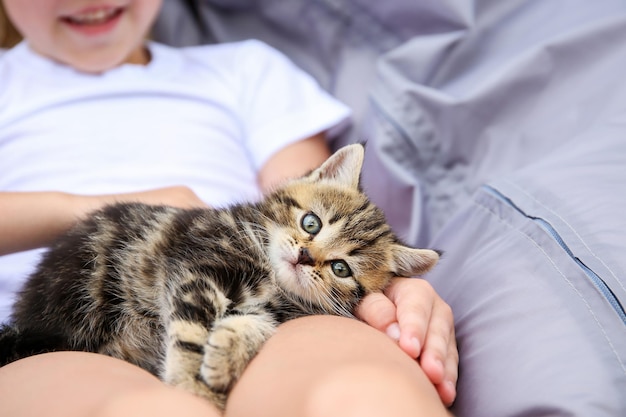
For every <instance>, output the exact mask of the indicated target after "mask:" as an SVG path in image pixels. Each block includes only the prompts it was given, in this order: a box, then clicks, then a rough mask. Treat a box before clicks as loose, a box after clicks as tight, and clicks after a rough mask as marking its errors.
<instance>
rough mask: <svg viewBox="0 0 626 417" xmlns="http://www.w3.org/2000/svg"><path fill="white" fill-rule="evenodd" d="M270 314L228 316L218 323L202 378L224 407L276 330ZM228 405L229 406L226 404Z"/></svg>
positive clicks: (210, 336)
mask: <svg viewBox="0 0 626 417" xmlns="http://www.w3.org/2000/svg"><path fill="white" fill-rule="evenodd" d="M276 326H277V323H276V321H275V320H274V319H273V318H272V317H271V316H270V315H269V314H266V313H260V314H238V315H229V316H225V317H223V318H221V319H219V320H217V321H216V322H215V323H214V326H213V329H212V330H211V334H210V335H209V339H208V342H207V344H206V346H205V349H204V359H203V362H202V366H201V368H200V375H201V376H202V379H203V381H204V382H205V383H206V385H207V386H208V387H209V388H210V390H211V391H212V392H213V393H215V394H218V395H221V396H222V397H223V400H224V403H225V401H226V397H227V396H228V393H229V392H230V390H231V389H232V388H233V386H234V385H235V383H236V382H237V380H238V379H239V377H240V376H241V374H242V373H243V371H244V369H245V368H246V366H247V365H248V363H250V361H251V360H252V359H253V358H254V356H255V355H256V354H257V353H258V352H259V350H260V349H261V347H262V346H263V344H264V343H265V341H267V339H269V338H270V337H271V336H272V335H273V334H274V332H275V330H276ZM224 405H225V404H224Z"/></svg>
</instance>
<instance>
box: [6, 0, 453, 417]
mask: <svg viewBox="0 0 626 417" xmlns="http://www.w3.org/2000/svg"><path fill="white" fill-rule="evenodd" d="M160 4H161V2H160V1H155V0H126V1H124V2H123V4H122V5H108V4H107V5H105V4H103V3H99V2H75V1H70V0H67V1H63V0H40V1H39V2H38V3H37V7H36V8H34V7H33V6H32V4H30V3H26V2H23V0H4V3H3V5H4V8H5V10H2V9H1V8H0V17H2V16H5V15H6V16H8V17H9V18H10V20H11V22H12V23H13V24H14V25H15V26H16V28H17V29H18V31H19V32H20V33H21V34H22V35H23V36H24V38H25V41H24V42H22V43H19V44H18V45H17V46H15V47H13V48H12V49H9V50H6V51H4V52H2V54H1V55H0V84H1V85H2V86H3V87H2V89H1V90H0V161H2V162H1V164H0V190H2V191H3V192H2V193H0V253H9V252H15V251H19V250H24V249H32V248H36V247H40V246H42V245H45V244H46V243H48V242H49V241H50V239H51V238H53V237H54V236H55V235H57V234H58V233H61V232H62V231H63V230H65V229H66V228H67V227H69V226H70V225H71V224H72V222H73V221H74V219H75V218H77V217H80V216H81V215H83V214H84V213H86V212H88V211H90V210H92V209H94V208H97V207H99V206H101V205H102V204H105V203H107V202H110V201H118V200H137V201H145V202H159V203H161V202H163V203H168V204H177V205H181V206H189V205H199V204H209V205H212V206H220V205H225V204H228V203H230V202H233V201H237V200H243V199H254V198H257V197H258V195H259V194H260V193H261V192H262V191H263V190H265V189H268V188H270V187H271V186H272V185H273V184H276V183H277V182H280V181H281V180H282V179H284V178H287V177H290V176H295V175H300V174H302V173H304V172H306V171H308V170H309V169H311V168H313V167H315V166H317V165H319V164H320V163H321V161H323V160H324V159H325V158H326V157H327V156H328V154H329V152H328V149H327V147H326V143H325V137H326V135H327V134H330V135H332V134H333V133H334V132H335V131H337V129H340V128H341V127H342V126H343V125H344V124H345V122H346V120H347V118H348V116H349V111H348V109H347V108H346V107H345V106H343V105H342V104H341V103H338V102H337V101H335V100H334V99H332V98H331V97H330V96H329V95H327V94H325V93H324V92H323V91H322V90H321V89H319V87H318V86H317V84H315V83H314V82H313V81H312V79H311V78H310V77H308V76H307V75H305V74H303V73H302V72H300V71H299V70H297V69H296V68H295V67H294V66H293V65H292V64H291V63H290V62H289V61H288V60H287V59H285V58H284V57H283V56H282V55H281V54H279V53H277V52H276V51H274V50H273V49H270V48H269V47H268V46H266V45H265V44H262V43H260V42H256V41H247V42H241V43H234V44H226V45H218V46H209V47H197V48H187V49H180V50H177V49H172V48H169V47H166V46H164V45H160V44H157V43H152V42H145V41H144V39H145V35H146V33H147V32H148V30H149V28H150V25H151V24H152V21H153V20H154V18H155V16H156V14H157V12H158V10H159V7H160ZM5 12H6V13H5ZM0 24H2V23H0ZM3 24H4V26H5V27H6V25H8V24H9V21H8V20H7V22H4V23H3ZM0 28H2V26H0ZM0 38H1V37H0ZM178 184H184V187H180V186H177V185H178ZM137 190H148V191H145V192H137ZM181 197H182V199H181ZM36 259H37V253H35V252H32V251H29V252H20V253H15V254H11V255H8V256H3V257H1V258H0V300H1V301H2V302H3V307H2V308H3V310H0V314H2V315H3V316H4V317H6V314H7V313H8V311H7V308H8V305H9V304H10V294H11V293H13V292H14V291H16V290H17V289H18V287H19V285H20V282H21V280H22V279H23V278H24V277H25V276H26V275H27V273H28V271H29V270H30V269H31V268H32V265H33V264H34V262H36ZM387 297H389V298H387ZM387 297H384V296H382V295H380V297H371V298H369V299H366V300H365V301H364V303H363V304H362V306H361V307H360V309H359V315H360V317H361V318H362V319H363V320H365V321H366V322H368V323H369V324H371V325H372V326H373V327H375V328H377V329H379V330H384V331H387V332H388V333H389V334H390V335H391V336H392V337H393V338H394V339H396V340H398V343H399V345H400V347H401V348H402V349H403V350H404V351H405V352H406V353H408V355H406V354H402V353H401V351H400V349H397V348H396V347H395V346H393V344H391V343H389V341H388V339H386V338H384V337H382V336H381V333H378V332H374V331H372V330H371V329H370V328H368V327H366V326H363V325H361V324H360V323H358V322H357V321H354V320H345V319H339V318H336V317H323V318H320V317H312V318H307V319H306V320H305V319H303V320H296V321H294V322H291V323H288V324H287V325H285V326H283V327H282V328H281V331H280V332H279V334H278V335H277V336H276V337H274V338H272V339H271V340H270V342H268V344H267V347H266V348H265V349H264V350H263V351H262V352H261V353H260V354H259V356H258V357H257V359H255V361H254V362H253V365H251V366H250V369H249V370H248V371H246V373H245V374H244V376H243V377H242V379H241V381H240V383H239V384H238V385H237V387H236V388H235V390H234V391H233V394H232V396H231V400H230V402H229V404H228V408H227V414H228V413H233V414H241V415H245V414H252V413H254V414H255V415H261V414H262V413H267V415H306V414H310V415H321V414H328V413H330V412H333V413H339V410H341V413H342V414H346V415H349V414H350V413H354V414H357V413H358V414H359V415H365V414H364V413H365V412H367V413H371V415H375V414H376V415H378V414H383V413H384V414H385V415H420V413H423V414H425V413H429V414H428V415H434V414H432V413H435V412H436V413H439V414H437V415H444V414H445V409H444V407H443V406H442V404H441V402H440V401H439V400H438V399H437V395H436V392H437V391H438V392H439V395H440V397H441V399H442V400H443V401H444V402H445V403H450V402H451V401H452V400H453V399H454V382H455V381H456V365H457V362H458V359H457V353H456V346H455V344H454V330H453V325H452V318H451V313H450V309H449V307H448V306H447V305H445V303H443V301H442V300H441V299H440V298H439V297H438V296H437V295H436V294H435V293H434V292H433V291H432V288H431V287H430V286H428V285H427V284H425V283H424V282H423V281H420V280H409V279H397V280H396V281H395V282H394V284H393V285H392V286H391V287H390V289H389V291H388V292H387ZM346 333H347V334H349V335H350V337H346ZM295 352H297V354H295ZM286 353H287V354H286ZM418 356H420V358H421V359H420V361H421V364H422V368H420V367H418V366H414V365H410V364H411V357H412V358H416V357H418ZM277 364H280V366H281V367H282V366H283V364H286V365H287V366H284V367H283V368H281V367H279V368H277ZM422 369H423V371H422ZM66 372H67V373H69V375H67V376H66ZM61 375H62V376H63V380H64V381H68V382H67V385H63V386H59V385H58V384H57V383H56V382H57V381H59V380H60V378H61ZM35 376H36V377H35ZM383 377H384V378H383ZM24 380H28V381H31V382H29V383H28V384H26V383H18V382H16V381H24ZM429 380H430V382H429ZM381 381H384V382H381ZM356 382H358V385H357V384H356ZM431 383H432V384H434V386H435V388H436V389H437V391H435V389H433V385H431ZM76 389H81V394H78V395H77V393H76V392H75V390H76ZM0 391H1V392H3V398H6V399H7V400H6V401H5V400H3V401H2V404H1V405H0V414H2V415H4V414H11V415H16V414H18V413H28V414H31V413H33V412H34V411H35V410H36V409H37V407H45V410H46V413H47V414H48V415H51V414H54V413H55V412H57V413H59V414H63V415H70V413H74V414H73V415H83V414H87V413H93V412H94V410H98V411H97V413H100V415H124V413H126V414H128V415H130V414H131V413H136V412H138V410H139V409H141V410H143V411H142V412H147V411H148V410H150V412H151V413H152V414H153V415H158V413H163V414H166V413H167V411H166V410H168V409H169V408H168V407H171V406H172V404H174V401H176V402H180V401H179V399H180V397H181V396H183V397H185V395H184V394H182V393H180V392H177V391H172V390H171V389H169V388H168V387H165V386H163V384H161V383H160V382H158V381H155V380H154V379H153V378H152V377H151V376H149V375H146V374H145V372H143V371H142V370H140V369H138V368H135V367H133V366H130V365H129V364H126V363H120V361H117V360H114V359H112V358H106V357H101V356H99V355H91V354H84V353H77V352H63V353H56V354H48V355H42V356H39V357H33V358H29V359H25V360H22V361H18V362H16V363H14V364H11V365H8V366H7V367H5V368H2V369H0ZM33 392H35V393H36V395H37V397H38V398H39V399H40V401H38V402H37V404H31V402H29V401H26V400H25V398H26V395H32V393H33ZM4 393H7V394H11V395H4ZM27 393H28V394H27ZM148 393H149V394H150V395H148ZM355 395H357V396H358V398H360V399H359V401H358V402H355V401H354V397H353V396H355ZM183 403H184V404H185V407H188V408H189V413H190V415H194V414H193V413H196V412H200V411H201V410H204V411H203V412H205V413H206V412H207V410H206V409H207V408H209V406H208V405H207V404H205V403H203V402H197V401H196V399H195V398H186V399H185V401H183ZM346 407H347V408H346ZM183 408H184V407H183ZM177 409H178V407H177ZM260 410H262V411H260ZM364 410H365V411H364ZM396 410H397V411H396ZM178 411H179V412H181V413H182V412H183V411H181V409H178ZM208 412H213V413H215V411H214V410H210V411H208ZM133 415H134V414H133ZM205 415H206V414H205Z"/></svg>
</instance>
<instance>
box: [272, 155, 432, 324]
mask: <svg viewBox="0 0 626 417" xmlns="http://www.w3.org/2000/svg"><path fill="white" fill-rule="evenodd" d="M355 146H357V147H356V148H354V147H347V148H344V149H348V148H350V149H349V150H348V151H344V150H342V151H339V152H338V154H335V155H334V156H333V157H331V159H329V161H327V163H325V164H324V165H322V167H321V168H319V169H318V170H316V171H314V172H313V173H312V174H311V175H310V176H309V177H306V178H305V179H303V180H300V181H294V182H292V183H290V184H288V185H287V186H285V187H284V188H283V189H281V190H280V191H278V192H276V193H275V194H274V196H273V197H271V198H270V199H269V201H270V202H271V206H270V207H271V211H272V214H273V217H274V220H275V221H272V222H270V223H269V224H268V225H267V231H268V236H269V257H270V262H271V264H272V266H273V268H274V271H275V277H276V281H277V283H278V285H279V286H281V288H283V290H284V291H285V292H286V293H287V294H288V295H291V296H295V297H294V298H295V299H299V300H302V301H304V302H306V303H312V304H314V305H317V306H319V307H322V308H323V309H324V310H325V311H326V312H328V313H332V314H340V315H347V316H349V315H351V314H352V308H353V307H354V306H356V304H357V303H358V302H359V301H360V300H361V298H362V297H363V296H364V295H365V294H368V293H370V292H376V291H381V290H382V289H383V288H385V286H387V284H388V283H389V280H390V279H391V277H393V276H394V275H407V276H408V275H416V274H420V273H423V272H425V271H427V270H428V269H430V268H431V267H432V266H433V265H434V264H435V263H436V261H437V259H438V255H437V253H436V252H434V251H430V250H419V249H412V248H408V247H406V246H404V245H402V244H400V243H399V242H398V241H397V239H396V237H395V235H394V234H393V233H392V231H391V229H390V227H389V226H388V225H387V223H386V222H385V218H384V215H383V214H382V212H381V211H380V210H379V209H378V208H377V207H375V206H374V205H372V204H371V203H370V202H369V200H368V199H367V197H366V196H365V195H364V194H363V193H361V192H360V191H359V190H358V175H359V172H360V167H361V163H362V155H363V151H362V147H360V146H358V145H355ZM341 152H343V153H344V154H346V153H347V154H346V155H343V156H342V155H341ZM337 155H339V156H337ZM333 158H335V160H334V161H333ZM336 158H341V159H339V161H337V160H336ZM338 169H339V170H340V171H341V170H343V172H339V173H338V172H337V170H338ZM348 174H349V175H348ZM342 175H343V177H342ZM348 178H349V180H348Z"/></svg>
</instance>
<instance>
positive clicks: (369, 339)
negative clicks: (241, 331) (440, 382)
mask: <svg viewBox="0 0 626 417" xmlns="http://www.w3.org/2000/svg"><path fill="white" fill-rule="evenodd" d="M226 410H227V415H229V416H255V417H263V416H272V417H279V416H290V417H293V416H301V417H317V416H329V415H340V416H342V417H350V416H359V417H368V416H390V417H391V416H393V417H403V416H410V417H418V416H449V413H448V412H447V410H446V409H445V407H444V406H443V404H442V403H441V400H440V399H439V396H438V394H437V392H436V391H435V389H434V387H433V386H432V384H431V383H430V382H429V381H428V379H427V378H426V376H425V375H424V373H423V372H422V370H421V368H420V367H419V366H418V365H417V363H416V362H415V361H414V360H412V359H411V358H410V357H409V356H408V355H406V354H405V353H404V352H402V351H401V350H400V349H399V348H398V347H397V346H396V345H395V343H394V342H393V341H392V340H391V339H389V338H388V337H387V336H386V335H384V334H382V333H380V332H378V331H376V330H375V329H373V328H371V327H369V326H367V325H365V324H363V323H361V322H358V321H356V320H351V319H345V318H339V317H330V316H325V317H321V316H317V317H306V318H302V319H298V320H294V321H291V322H288V323H286V324H284V325H282V326H281V327H279V331H278V333H277V334H276V335H275V336H273V337H272V338H271V339H270V340H269V341H268V342H267V344H266V345H265V346H264V347H263V349H262V350H261V352H260V353H259V355H258V356H257V357H256V358H255V359H254V360H253V361H252V363H251V364H250V366H249V367H248V369H247V370H246V371H245V372H244V375H243V377H242V378H241V380H240V381H239V383H238V384H237V385H236V386H235V388H234V390H233V392H232V394H231V397H230V400H229V403H228V405H227V409H226Z"/></svg>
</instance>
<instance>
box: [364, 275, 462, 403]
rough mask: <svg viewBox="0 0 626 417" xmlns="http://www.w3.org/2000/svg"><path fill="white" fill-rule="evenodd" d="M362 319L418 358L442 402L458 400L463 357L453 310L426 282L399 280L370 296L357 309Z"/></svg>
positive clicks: (407, 279) (411, 279)
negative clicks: (457, 384) (460, 365)
mask: <svg viewBox="0 0 626 417" xmlns="http://www.w3.org/2000/svg"><path fill="white" fill-rule="evenodd" d="M357 315H358V317H359V318H361V319H362V320H364V321H365V322H367V323H368V324H369V325H370V326H372V327H374V328H376V329H378V330H380V331H383V332H386V333H387V334H388V335H389V336H390V337H391V338H393V339H394V340H397V341H398V344H399V345H400V347H401V348H402V350H404V351H405V352H406V353H407V354H409V355H410V356H411V357H413V358H416V359H417V360H418V361H419V363H420V365H421V367H422V369H423V370H424V373H425V374H426V376H427V377H428V378H429V379H430V381H431V382H432V383H433V384H434V385H435V388H436V389H437V391H438V393H439V396H440V397H441V400H442V401H443V402H444V403H445V404H446V405H450V404H452V402H453V401H454V398H455V397H456V381H457V377H458V364H459V355H458V351H457V347H456V339H455V334H454V318H453V316H452V309H451V308H450V306H448V304H446V303H445V302H444V301H443V300H442V299H441V297H439V295H438V294H437V293H436V292H435V290H434V289H433V288H432V286H431V285H430V284H429V283H428V282H427V281H425V280H423V279H418V278H395V279H394V280H393V281H392V283H391V285H390V286H389V287H388V288H387V290H385V294H370V295H368V296H367V297H366V298H365V299H363V301H362V302H361V304H360V305H359V307H358V308H357Z"/></svg>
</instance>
